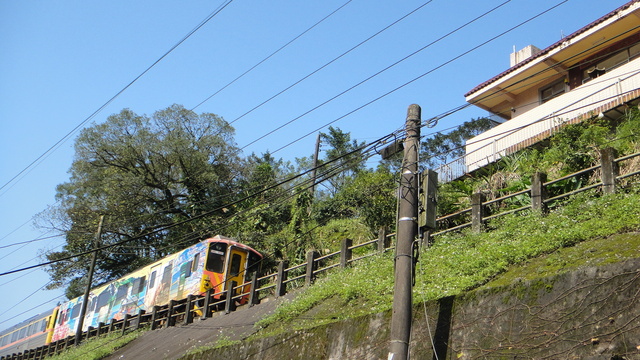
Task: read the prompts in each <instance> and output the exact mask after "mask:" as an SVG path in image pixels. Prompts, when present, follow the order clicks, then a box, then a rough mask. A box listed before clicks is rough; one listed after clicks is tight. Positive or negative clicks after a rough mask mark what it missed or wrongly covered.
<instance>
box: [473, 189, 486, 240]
mask: <svg viewBox="0 0 640 360" xmlns="http://www.w3.org/2000/svg"><path fill="white" fill-rule="evenodd" d="M483 202H484V194H483V193H475V194H472V195H471V229H472V230H473V231H474V232H481V231H482V228H483V225H482V218H483V217H484V205H483V204H482V203H483Z"/></svg>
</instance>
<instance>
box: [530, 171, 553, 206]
mask: <svg viewBox="0 0 640 360" xmlns="http://www.w3.org/2000/svg"><path fill="white" fill-rule="evenodd" d="M546 181H547V174H545V173H542V172H536V173H535V174H533V178H532V179H531V209H533V210H534V211H541V212H543V213H544V212H546V211H547V205H546V204H545V203H544V202H545V200H547V198H548V197H549V195H548V192H547V188H546V187H545V186H544V183H545V182H546Z"/></svg>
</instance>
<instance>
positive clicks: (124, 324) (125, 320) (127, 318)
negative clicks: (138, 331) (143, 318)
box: [122, 314, 131, 335]
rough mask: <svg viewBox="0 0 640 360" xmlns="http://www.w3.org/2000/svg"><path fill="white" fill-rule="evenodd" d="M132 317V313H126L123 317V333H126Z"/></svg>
mask: <svg viewBox="0 0 640 360" xmlns="http://www.w3.org/2000/svg"><path fill="white" fill-rule="evenodd" d="M130 318H131V314H124V319H122V335H124V334H125V333H126V331H127V322H128V321H129V319H130Z"/></svg>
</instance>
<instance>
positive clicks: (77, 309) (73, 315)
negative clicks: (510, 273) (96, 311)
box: [71, 302, 82, 319]
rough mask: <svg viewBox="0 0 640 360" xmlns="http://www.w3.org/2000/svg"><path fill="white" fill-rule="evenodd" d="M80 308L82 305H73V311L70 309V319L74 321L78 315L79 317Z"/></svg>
mask: <svg viewBox="0 0 640 360" xmlns="http://www.w3.org/2000/svg"><path fill="white" fill-rule="evenodd" d="M81 307H82V303H81V302H78V303H77V304H75V305H74V306H73V309H71V318H72V319H75V318H77V317H78V315H80V308H81Z"/></svg>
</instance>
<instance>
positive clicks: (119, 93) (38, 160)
mask: <svg viewBox="0 0 640 360" xmlns="http://www.w3.org/2000/svg"><path fill="white" fill-rule="evenodd" d="M233 1H234V0H226V3H223V4H222V5H220V6H218V8H217V9H216V10H214V11H213V12H212V13H211V14H209V15H208V16H207V17H206V18H205V19H204V20H202V21H201V22H200V24H198V25H197V26H196V27H195V28H193V29H192V30H191V31H189V32H188V33H187V34H186V35H185V36H184V37H183V38H182V39H180V40H179V41H178V42H177V43H176V44H174V45H173V46H172V47H171V48H170V49H169V50H167V51H166V52H165V53H164V54H163V55H162V56H160V58H158V59H157V60H156V61H155V62H153V63H152V64H151V65H150V66H149V67H147V68H146V69H145V70H144V71H143V72H142V73H140V75H138V76H137V77H135V78H134V79H133V80H131V81H130V82H129V83H128V84H127V85H126V86H125V87H124V88H122V89H121V90H120V91H118V92H117V93H116V94H115V95H114V96H112V97H111V98H110V99H109V100H107V102H105V103H104V104H102V106H100V107H99V108H98V109H97V110H95V111H94V112H93V113H92V114H91V115H89V116H88V117H87V118H86V119H84V120H83V121H81V122H80V123H79V124H78V125H76V127H74V128H73V129H71V131H69V132H68V133H67V134H66V135H64V136H63V137H62V138H61V139H60V140H58V141H57V142H56V143H55V144H53V145H52V146H51V147H50V148H48V149H47V150H46V151H45V152H44V153H42V155H40V156H38V157H37V158H36V159H35V160H33V161H32V162H31V163H30V164H29V165H27V166H26V167H25V168H24V169H22V170H21V171H20V172H18V173H17V174H16V175H15V176H14V177H12V178H11V179H9V181H7V182H6V183H5V184H3V185H2V186H0V190H2V189H4V188H5V187H7V186H8V185H9V184H11V183H13V182H14V181H15V180H16V179H17V178H18V177H20V176H21V175H22V174H24V173H26V172H27V171H29V170H30V169H31V168H33V167H35V166H37V164H39V163H40V161H41V160H43V159H44V158H45V157H46V156H48V155H49V154H50V153H52V152H53V151H55V150H56V149H57V148H58V147H60V145H62V144H63V143H64V142H65V141H67V140H68V139H69V138H70V137H71V135H73V134H74V133H75V132H76V131H78V129H80V128H81V127H82V126H84V125H85V124H86V123H87V122H89V121H90V120H91V119H93V118H94V117H96V116H97V115H98V114H99V113H100V112H101V111H102V110H104V109H105V108H106V107H107V106H108V105H109V104H111V103H112V102H113V101H114V100H115V99H116V98H118V97H119V96H120V95H121V94H122V93H124V92H125V91H126V90H127V89H129V88H130V87H131V86H132V85H133V84H134V83H135V82H136V81H138V80H139V79H140V78H141V77H142V76H144V75H145V74H146V73H147V72H149V71H150V70H151V69H152V68H153V67H155V66H156V65H157V64H158V63H159V62H160V61H162V60H163V59H164V58H165V57H167V56H168V55H169V54H170V53H171V52H173V50H175V49H176V48H177V47H178V46H180V45H181V44H182V43H183V42H185V41H186V40H187V39H188V38H190V37H191V35H193V34H194V33H195V32H196V31H198V30H199V29H200V28H202V27H203V26H204V25H205V24H207V23H208V22H209V21H210V20H211V19H213V18H214V17H215V16H216V15H218V14H219V13H220V12H221V11H222V10H224V8H226V7H227V6H228V5H229V4H231V3H232V2H233ZM3 194H4V193H0V196H2V195H3Z"/></svg>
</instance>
